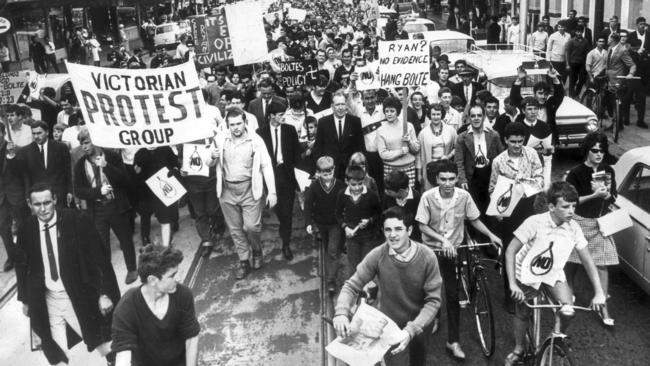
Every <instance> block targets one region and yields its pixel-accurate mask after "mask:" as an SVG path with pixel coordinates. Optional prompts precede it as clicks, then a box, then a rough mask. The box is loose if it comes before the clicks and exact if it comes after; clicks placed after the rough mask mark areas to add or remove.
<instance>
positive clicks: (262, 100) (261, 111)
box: [247, 79, 288, 127]
mask: <svg viewBox="0 0 650 366" xmlns="http://www.w3.org/2000/svg"><path fill="white" fill-rule="evenodd" d="M258 88H259V91H260V97H258V98H255V99H253V100H252V101H251V102H250V103H249V104H248V110H247V111H248V113H252V114H254V115H255V118H257V123H258V125H259V126H260V127H264V126H266V125H267V124H268V121H267V119H266V116H267V108H268V106H269V104H271V102H277V103H281V104H284V105H285V106H286V105H288V103H287V101H286V100H285V99H284V98H282V97H278V96H276V95H275V89H274V87H273V82H272V81H271V80H270V79H262V81H260V83H259V85H258Z"/></svg>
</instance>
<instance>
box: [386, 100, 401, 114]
mask: <svg viewBox="0 0 650 366" xmlns="http://www.w3.org/2000/svg"><path fill="white" fill-rule="evenodd" d="M382 105H383V110H384V111H385V110H386V108H395V110H396V111H397V114H400V113H401V112H402V102H400V100H399V99H397V98H395V97H392V96H391V97H387V98H386V99H384V102H383V103H382Z"/></svg>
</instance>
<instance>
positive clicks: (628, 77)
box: [616, 76, 641, 80]
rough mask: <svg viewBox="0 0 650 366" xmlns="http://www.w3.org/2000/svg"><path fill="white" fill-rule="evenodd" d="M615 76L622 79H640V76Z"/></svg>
mask: <svg viewBox="0 0 650 366" xmlns="http://www.w3.org/2000/svg"><path fill="white" fill-rule="evenodd" d="M616 78H617V79H624V80H641V77H640V76H617V77H616Z"/></svg>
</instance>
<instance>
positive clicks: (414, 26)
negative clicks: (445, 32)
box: [404, 23, 436, 33]
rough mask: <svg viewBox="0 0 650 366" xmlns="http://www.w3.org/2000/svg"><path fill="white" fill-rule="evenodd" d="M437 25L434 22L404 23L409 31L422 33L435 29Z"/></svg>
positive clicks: (405, 28)
mask: <svg viewBox="0 0 650 366" xmlns="http://www.w3.org/2000/svg"><path fill="white" fill-rule="evenodd" d="M435 28H436V27H435V26H434V25H433V24H422V23H406V24H404V30H405V31H407V32H408V33H421V32H429V31H434V30H436V29H435Z"/></svg>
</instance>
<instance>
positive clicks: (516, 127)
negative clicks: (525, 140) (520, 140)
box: [503, 122, 526, 140]
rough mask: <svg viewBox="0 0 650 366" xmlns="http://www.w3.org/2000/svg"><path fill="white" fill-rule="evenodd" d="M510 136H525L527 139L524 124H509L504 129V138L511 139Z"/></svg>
mask: <svg viewBox="0 0 650 366" xmlns="http://www.w3.org/2000/svg"><path fill="white" fill-rule="evenodd" d="M510 136H523V137H526V128H525V127H524V125H523V124H522V123H519V122H515V123H508V124H507V125H506V127H505V128H504V129H503V138H504V139H506V140H507V139H509V138H510Z"/></svg>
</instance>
